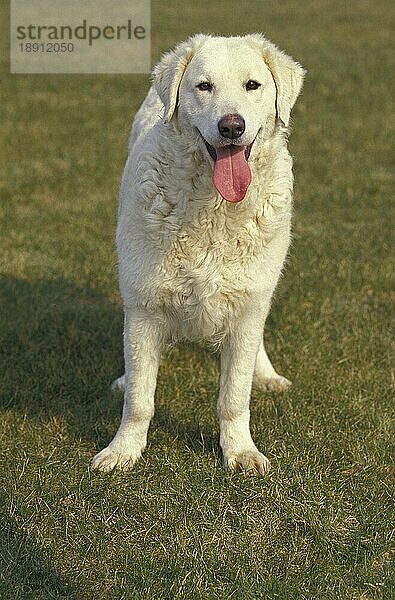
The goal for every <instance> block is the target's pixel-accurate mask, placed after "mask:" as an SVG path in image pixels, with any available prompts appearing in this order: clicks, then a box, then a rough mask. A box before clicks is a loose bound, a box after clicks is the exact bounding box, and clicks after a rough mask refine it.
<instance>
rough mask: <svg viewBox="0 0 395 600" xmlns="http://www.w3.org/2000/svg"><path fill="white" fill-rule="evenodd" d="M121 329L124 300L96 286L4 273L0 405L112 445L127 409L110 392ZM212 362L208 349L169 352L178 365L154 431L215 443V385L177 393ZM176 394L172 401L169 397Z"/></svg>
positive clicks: (193, 445) (197, 443)
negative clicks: (211, 419)
mask: <svg viewBox="0 0 395 600" xmlns="http://www.w3.org/2000/svg"><path fill="white" fill-rule="evenodd" d="M122 327H123V313H122V307H121V303H119V304H115V303H112V302H110V301H109V300H108V299H107V298H106V297H105V296H104V295H103V293H101V292H100V291H98V290H96V289H92V288H88V287H79V286H77V285H75V284H73V283H70V282H69V281H66V280H63V279H54V280H48V281H47V280H38V281H26V280H20V279H14V278H12V277H4V276H3V277H1V278H0V335H1V337H2V345H1V350H0V368H1V372H2V375H3V382H2V387H1V391H0V406H1V407H2V408H3V409H5V410H7V409H8V410H13V411H17V412H18V413H19V414H22V415H25V414H26V415H27V416H28V417H29V418H34V419H36V420H38V421H40V420H41V421H43V422H47V421H48V420H49V419H51V418H53V417H57V418H59V417H60V418H61V419H62V420H64V421H65V423H66V425H67V429H68V431H69V432H70V434H72V435H73V436H75V437H77V438H82V439H84V440H86V441H88V442H89V443H93V444H94V445H95V446H96V447H97V448H100V447H102V446H103V445H105V444H107V443H108V442H109V441H110V440H111V437H112V436H113V435H114V433H115V429H114V421H115V422H116V426H117V425H118V423H119V421H118V419H120V416H121V411H122V396H121V395H119V394H115V395H114V394H111V393H110V383H111V381H112V380H113V379H114V378H115V377H117V376H119V375H120V374H121V373H122V372H123V351H122ZM186 357H187V359H186ZM213 360H214V359H213V354H212V353H211V352H210V351H208V350H207V349H204V348H200V347H199V348H198V347H191V348H190V347H189V346H188V347H187V349H186V350H185V351H183V350H181V351H178V350H177V351H176V353H175V356H172V352H170V354H169V356H168V357H167V362H173V361H174V362H175V363H176V364H177V368H176V369H174V372H173V369H172V367H171V366H170V367H168V368H167V370H169V368H170V370H171V371H172V377H171V380H172V381H170V382H169V381H168V378H167V375H166V374H165V378H166V384H165V387H166V391H165V390H163V391H164V395H165V399H164V404H163V405H161V403H160V402H158V404H157V408H156V414H155V418H154V422H153V429H155V428H156V429H158V428H161V429H163V430H164V432H165V433H166V435H168V436H170V437H171V438H174V437H177V438H179V439H181V440H182V441H185V443H186V444H187V445H188V447H189V448H190V449H191V450H192V451H202V448H205V449H206V450H209V451H210V450H212V449H217V435H216V433H213V431H212V430H211V429H210V427H207V426H206V415H205V413H206V412H207V411H208V410H209V408H208V407H209V406H210V407H211V408H212V410H213V411H215V406H214V405H213V397H212V390H209V391H208V392H207V391H202V390H200V391H199V390H198V392H195V391H191V389H189V391H188V390H185V393H184V392H183V394H182V402H180V399H179V397H178V396H179V393H178V391H179V388H181V387H184V386H185V381H187V379H186V378H187V377H188V370H190V371H191V373H194V372H195V370H196V365H198V364H199V366H200V368H201V370H200V374H202V372H203V373H204V370H205V366H206V367H207V368H209V362H211V361H213ZM198 377H199V376H198ZM196 385H199V381H197V382H196ZM194 386H195V382H194V384H193V386H192V388H193V387H194ZM158 391H159V394H161V389H159V390H158ZM176 395H177V399H176V400H175V402H174V404H173V403H172V402H171V401H170V402H168V398H172V397H173V396H176ZM197 396H199V398H198V400H197ZM191 402H193V405H194V406H193V407H191ZM195 408H196V410H195ZM200 422H202V423H204V425H203V427H201V426H200ZM152 442H153V440H150V443H152Z"/></svg>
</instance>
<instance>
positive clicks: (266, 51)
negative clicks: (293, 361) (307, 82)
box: [248, 34, 306, 127]
mask: <svg viewBox="0 0 395 600" xmlns="http://www.w3.org/2000/svg"><path fill="white" fill-rule="evenodd" d="M248 37H249V38H250V39H251V40H253V41H254V42H255V43H258V44H259V45H260V48H261V52H262V55H263V60H264V61H265V63H266V65H267V67H268V68H269V70H270V72H271V74H272V77H273V80H274V83H275V85H276V90H277V94H276V110H277V117H278V118H279V119H281V121H282V122H283V123H284V125H285V126H286V127H288V124H289V117H290V114H291V109H292V107H293V105H294V104H295V102H296V99H297V97H298V96H299V93H300V90H301V89H302V84H303V79H304V76H305V73H306V71H305V70H304V69H303V68H302V67H301V66H300V64H299V63H297V62H296V61H294V60H293V58H291V57H290V56H288V55H287V54H285V53H284V52H282V51H281V50H279V49H278V48H277V47H276V46H275V45H274V44H272V43H271V42H269V41H268V40H267V39H266V38H265V37H264V36H263V35H261V34H254V35H251V36H248Z"/></svg>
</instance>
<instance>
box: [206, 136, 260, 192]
mask: <svg viewBox="0 0 395 600" xmlns="http://www.w3.org/2000/svg"><path fill="white" fill-rule="evenodd" d="M215 150H216V152H217V160H216V161H215V166H214V175H213V182H214V185H215V187H216V188H217V190H218V191H219V193H220V194H221V196H222V197H223V198H225V200H227V201H228V202H240V200H243V198H244V196H245V195H246V193H247V189H248V186H249V185H250V183H251V171H250V167H249V166H248V162H247V161H246V158H245V154H244V151H245V146H224V147H223V148H216V149H215Z"/></svg>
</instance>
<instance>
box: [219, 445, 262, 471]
mask: <svg viewBox="0 0 395 600" xmlns="http://www.w3.org/2000/svg"><path fill="white" fill-rule="evenodd" d="M224 460H225V465H226V466H227V467H228V469H230V470H231V471H242V472H243V473H245V474H246V475H251V476H253V475H265V474H266V473H267V472H268V471H269V469H270V462H269V459H268V458H266V456H265V455H264V454H262V453H261V452H259V451H258V450H245V451H244V452H240V453H239V454H235V455H230V456H228V457H225V459H224Z"/></svg>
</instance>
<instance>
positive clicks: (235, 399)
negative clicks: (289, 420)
mask: <svg viewBox="0 0 395 600" xmlns="http://www.w3.org/2000/svg"><path fill="white" fill-rule="evenodd" d="M261 331H262V329H261V326H260V323H257V321H256V319H252V318H244V319H243V318H241V319H240V320H239V322H238V324H237V325H236V327H235V329H233V330H232V331H231V332H230V333H229V334H228V335H227V336H226V338H225V340H224V343H223V347H222V352H221V387H220V393H219V398H218V416H219V422H220V444H221V448H222V452H223V455H224V463H225V465H226V466H227V467H228V468H230V469H233V470H238V469H241V470H244V471H246V472H248V473H250V474H258V473H259V474H261V475H263V474H264V473H265V472H266V471H268V469H269V461H268V459H267V458H266V456H264V455H263V454H261V452H259V451H258V449H257V447H256V446H255V444H254V442H253V440H252V437H251V433H250V424H249V422H250V409H249V403H250V394H251V385H252V378H253V374H254V368H255V363H256V358H257V353H258V348H259V345H260V342H261Z"/></svg>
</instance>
